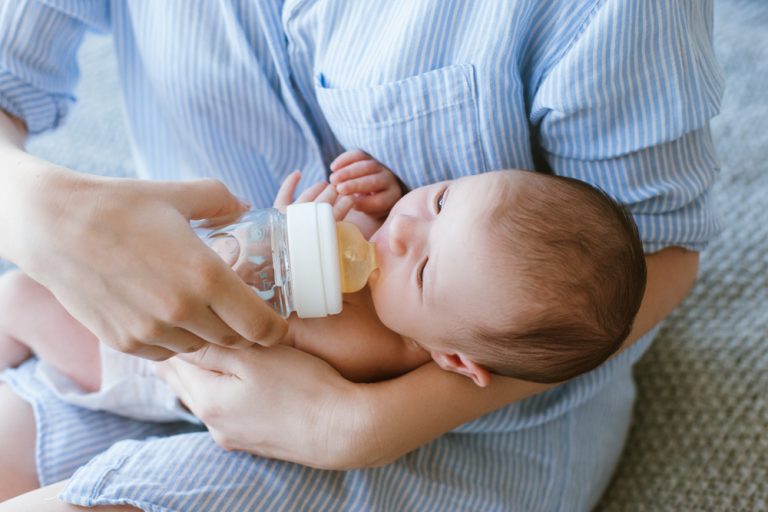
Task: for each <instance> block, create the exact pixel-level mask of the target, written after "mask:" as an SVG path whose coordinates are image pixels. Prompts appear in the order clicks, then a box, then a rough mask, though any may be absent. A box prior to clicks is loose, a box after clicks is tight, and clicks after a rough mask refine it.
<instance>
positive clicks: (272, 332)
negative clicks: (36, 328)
mask: <svg viewBox="0 0 768 512" xmlns="http://www.w3.org/2000/svg"><path fill="white" fill-rule="evenodd" d="M2 121H5V122H6V124H5V126H4V127H3V126H0V128H5V129H6V135H7V133H8V132H7V128H8V123H7V118H3V119H0V124H2V123H1V122H2ZM0 132H2V130H0ZM9 141H11V142H12V139H10V138H9V137H6V138H5V139H4V140H0V169H1V170H2V172H0V251H1V252H0V256H2V257H5V258H6V259H9V260H10V261H12V262H14V263H16V264H17V265H18V266H19V267H20V268H21V269H22V270H23V271H25V272H26V273H27V274H28V275H29V276H30V277H32V278H33V279H35V280H36V281H38V282H40V283H41V284H43V285H44V286H45V287H47V288H48V289H49V290H51V292H53V294H54V295H55V296H56V298H57V299H58V300H59V301H60V302H61V303H62V304H63V305H64V307H65V308H66V309H67V310H68V311H69V312H70V314H72V316H74V317H75V318H76V319H77V320H79V321H80V322H81V323H82V324H83V325H85V327H87V328H88V329H89V330H90V331H92V332H93V333H94V334H95V335H96V336H97V337H99V338H100V339H101V340H103V341H104V342H106V343H108V344H110V345H112V346H114V347H116V348H117V349H119V350H122V351H125V352H129V353H133V354H136V355H140V356H143V357H147V358H151V359H164V358H167V357H169V356H171V355H173V354H174V353H176V352H190V351H194V350H197V349H199V348H200V347H202V346H204V345H206V344H207V343H215V344H220V345H226V346H247V345H250V344H251V343H260V344H264V345H269V344H272V343H274V342H277V341H279V340H280V339H281V338H282V337H283V335H284V332H285V329H286V328H287V326H286V324H285V321H284V320H283V319H281V318H280V317H279V316H278V315H277V314H276V313H274V311H272V310H271V309H270V308H269V307H268V306H266V305H265V304H264V303H263V301H261V300H260V299H259V298H258V297H257V296H256V295H255V294H254V293H253V292H252V291H251V290H250V289H249V288H248V286H247V285H245V284H244V283H242V281H240V279H238V277H237V276H236V275H235V274H234V272H232V271H231V270H230V269H229V267H227V265H226V264H225V263H224V262H223V261H221V259H220V258H218V257H217V256H216V255H215V254H214V253H213V252H212V251H211V250H209V249H208V248H207V247H206V246H205V244H204V243H203V242H202V241H201V240H200V239H199V238H198V237H197V236H196V235H195V233H194V231H193V230H192V229H191V228H190V225H189V221H190V220H192V219H204V218H214V217H224V216H227V215H232V214H237V213H241V212H242V211H243V210H244V209H245V205H242V204H241V203H240V201H239V200H238V199H237V198H235V197H234V196H233V195H232V194H231V193H230V192H229V191H228V190H227V189H226V187H225V186H224V185H223V184H221V183H219V182H217V181H214V180H208V179H203V180H195V181H190V182H184V183H170V182H167V183H162V182H147V181H139V180H129V179H114V178H101V177H96V176H89V175H83V174H78V173H75V172H73V171H70V170H67V169H64V168H61V167H57V166H54V165H52V164H49V163H47V162H44V161H42V160H39V159H37V158H35V157H32V156H30V155H28V154H26V153H24V152H23V151H21V150H20V148H18V147H17V146H16V145H14V144H12V143H9Z"/></svg>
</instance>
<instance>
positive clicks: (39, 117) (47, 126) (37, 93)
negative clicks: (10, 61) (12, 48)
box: [0, 70, 75, 135]
mask: <svg viewBox="0 0 768 512" xmlns="http://www.w3.org/2000/svg"><path fill="white" fill-rule="evenodd" d="M74 101H75V98H74V97H72V96H69V95H62V94H50V93H47V92H44V91H41V90H40V89H37V88H35V87H33V86H32V85H30V84H28V83H26V82H24V81H22V80H19V79H18V78H16V77H15V76H13V75H12V74H10V73H8V72H7V71H4V70H0V109H2V110H5V111H6V112H8V113H9V114H11V115H12V116H15V117H18V118H19V119H21V120H22V121H24V123H25V124H26V126H27V131H28V132H29V134H30V135H34V134H38V133H42V132H44V131H47V130H51V129H53V128H57V127H58V126H59V125H60V124H61V123H62V121H63V119H64V117H65V116H66V115H67V112H68V110H69V105H70V104H71V103H74Z"/></svg>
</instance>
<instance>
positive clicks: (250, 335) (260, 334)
mask: <svg viewBox="0 0 768 512" xmlns="http://www.w3.org/2000/svg"><path fill="white" fill-rule="evenodd" d="M269 333H270V327H269V325H267V324H264V323H259V324H251V325H249V326H248V327H247V329H246V332H245V333H244V334H245V337H246V338H247V339H249V340H251V341H259V342H260V344H262V345H265V343H264V342H263V341H262V340H264V339H265V338H267V337H268V336H269Z"/></svg>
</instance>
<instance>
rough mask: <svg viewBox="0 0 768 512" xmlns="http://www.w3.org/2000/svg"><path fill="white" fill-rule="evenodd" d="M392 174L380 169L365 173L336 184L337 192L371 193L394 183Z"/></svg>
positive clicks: (344, 193)
mask: <svg viewBox="0 0 768 512" xmlns="http://www.w3.org/2000/svg"><path fill="white" fill-rule="evenodd" d="M396 183H397V182H396V181H395V180H394V176H393V175H392V173H390V172H389V171H387V170H381V171H379V172H377V173H375V174H365V175H363V176H360V177H355V178H352V179H349V180H346V181H343V182H341V183H338V184H337V185H336V190H337V191H338V193H339V194H343V195H349V194H373V193H375V192H381V191H383V190H385V189H387V188H392V187H393V185H396Z"/></svg>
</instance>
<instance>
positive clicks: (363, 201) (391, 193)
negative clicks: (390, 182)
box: [344, 188, 400, 215]
mask: <svg viewBox="0 0 768 512" xmlns="http://www.w3.org/2000/svg"><path fill="white" fill-rule="evenodd" d="M344 197H346V196H344ZM398 199H400V191H399V190H397V189H394V188H388V189H386V190H382V191H381V192H377V193H375V194H370V195H363V194H360V195H356V196H354V202H355V204H354V208H355V210H358V211H361V212H363V213H367V214H369V215H378V214H386V213H387V212H388V211H389V210H390V209H391V208H392V206H394V204H395V203H396V202H397V200H398Z"/></svg>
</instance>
